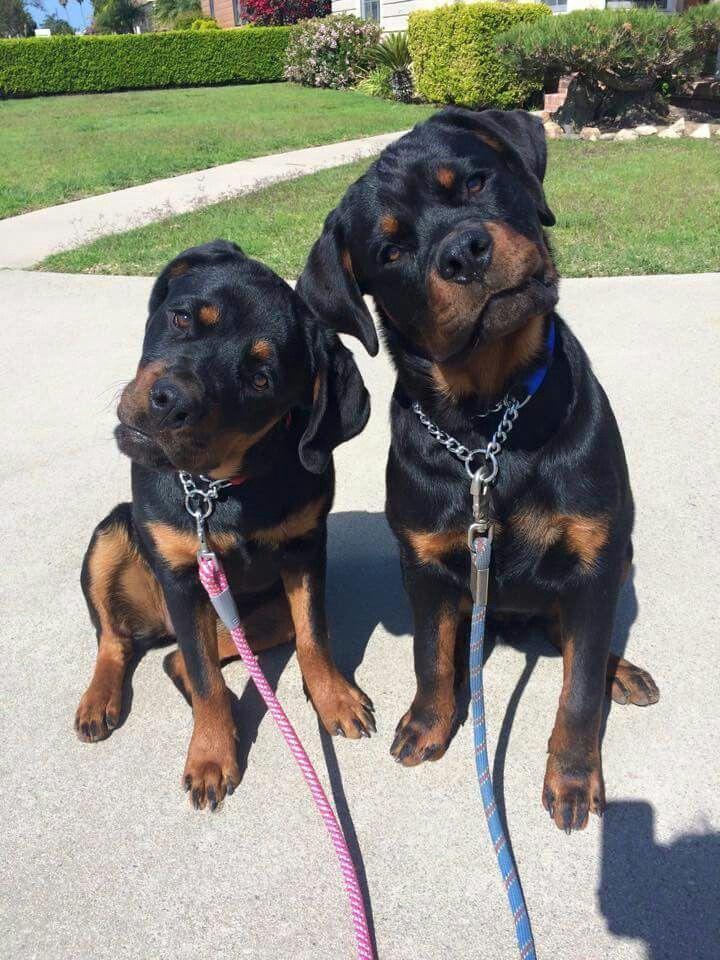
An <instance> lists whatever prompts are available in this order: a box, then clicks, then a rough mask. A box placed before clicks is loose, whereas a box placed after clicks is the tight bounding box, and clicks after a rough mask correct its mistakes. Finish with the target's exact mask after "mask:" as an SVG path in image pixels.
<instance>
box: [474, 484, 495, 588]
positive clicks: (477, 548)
mask: <svg viewBox="0 0 720 960" xmlns="http://www.w3.org/2000/svg"><path fill="white" fill-rule="evenodd" d="M488 469H489V472H488ZM496 470H497V467H495V472H496ZM493 477H494V472H493V465H491V466H490V467H489V468H488V467H487V465H484V466H483V467H480V469H479V470H477V471H476V472H475V473H474V474H473V478H472V481H471V483H470V495H471V496H472V501H473V522H472V523H471V524H470V526H469V527H468V532H467V544H468V549H469V551H470V554H471V559H470V593H471V594H472V598H473V602H474V603H476V604H482V605H485V604H486V603H487V595H488V585H489V582H490V550H491V548H492V525H491V523H490V482H491V481H492V479H493ZM478 541H481V542H478Z"/></svg>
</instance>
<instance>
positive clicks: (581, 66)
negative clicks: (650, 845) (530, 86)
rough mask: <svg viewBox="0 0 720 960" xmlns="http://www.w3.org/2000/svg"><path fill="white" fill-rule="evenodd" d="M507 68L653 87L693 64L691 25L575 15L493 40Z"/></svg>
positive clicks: (624, 13)
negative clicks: (573, 74)
mask: <svg viewBox="0 0 720 960" xmlns="http://www.w3.org/2000/svg"><path fill="white" fill-rule="evenodd" d="M498 47H499V49H500V50H501V51H502V54H503V57H504V59H505V62H506V63H507V64H508V66H510V67H512V68H514V69H516V70H517V71H518V72H519V73H520V74H521V75H522V76H523V77H526V78H532V77H534V76H538V75H540V74H541V73H542V72H543V71H545V70H548V69H549V70H557V71H560V72H562V73H582V74H583V75H586V76H588V77H592V78H594V79H597V80H598V81H599V82H601V83H603V84H605V85H607V86H610V87H613V88H617V89H626V88H628V86H629V85H641V86H645V87H649V86H653V85H654V84H655V83H656V82H657V81H658V80H659V79H663V78H665V77H671V76H673V75H674V74H676V73H677V72H678V71H680V70H684V69H685V68H686V67H687V66H688V65H689V64H690V63H691V62H692V61H693V59H697V56H698V53H697V42H696V40H695V37H694V33H693V30H692V28H691V21H690V20H689V19H687V18H685V17H678V16H668V14H666V13H662V12H661V11H660V10H657V9H654V8H652V9H647V10H632V9H626V10H578V11H576V12H575V13H570V14H568V15H566V16H564V17H554V18H553V19H552V20H549V21H541V22H539V23H535V24H532V25H531V26H524V27H515V28H514V29H512V30H509V31H508V32H507V33H506V34H504V35H503V36H502V37H500V38H499V39H498Z"/></svg>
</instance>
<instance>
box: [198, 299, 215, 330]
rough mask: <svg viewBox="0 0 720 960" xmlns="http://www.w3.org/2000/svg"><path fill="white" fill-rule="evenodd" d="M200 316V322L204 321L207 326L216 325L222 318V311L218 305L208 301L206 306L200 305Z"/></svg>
mask: <svg viewBox="0 0 720 960" xmlns="http://www.w3.org/2000/svg"><path fill="white" fill-rule="evenodd" d="M198 317H199V318H200V323H204V324H205V326H206V327H214V326H215V324H216V323H217V322H218V320H219V319H220V311H219V310H218V308H217V307H213V306H211V305H210V304H209V303H206V304H205V306H204V307H200V309H199V311H198Z"/></svg>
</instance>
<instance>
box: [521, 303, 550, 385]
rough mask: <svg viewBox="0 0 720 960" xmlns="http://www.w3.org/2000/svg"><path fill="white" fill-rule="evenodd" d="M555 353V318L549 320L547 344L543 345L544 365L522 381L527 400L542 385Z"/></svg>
mask: <svg viewBox="0 0 720 960" xmlns="http://www.w3.org/2000/svg"><path fill="white" fill-rule="evenodd" d="M554 353H555V318H554V317H551V318H550V326H549V327H548V333H547V342H546V344H545V363H543V365H542V366H541V367H538V368H537V370H535V371H534V372H533V373H531V374H530V376H529V377H527V378H526V379H525V380H524V381H523V386H524V387H525V389H526V390H527V398H526V399H528V400H529V399H530V397H532V396H533V395H534V394H536V393H537V392H538V390H539V389H540V387H541V386H542V383H543V381H544V379H545V377H546V376H547V372H548V370H549V369H550V364H551V363H552V359H553V354H554Z"/></svg>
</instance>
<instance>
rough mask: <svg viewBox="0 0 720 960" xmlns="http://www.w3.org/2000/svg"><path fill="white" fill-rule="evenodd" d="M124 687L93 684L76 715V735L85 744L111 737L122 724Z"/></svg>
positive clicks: (82, 699)
mask: <svg viewBox="0 0 720 960" xmlns="http://www.w3.org/2000/svg"><path fill="white" fill-rule="evenodd" d="M121 707H122V686H119V685H110V684H101V683H91V684H90V686H89V687H88V688H87V690H86V691H85V693H84V694H83V695H82V698H81V699H80V703H79V704H78V708H77V711H76V713H75V733H77V735H78V738H79V739H80V740H82V741H83V742H84V743H95V742H96V741H97V740H104V739H105V738H106V737H109V736H110V734H111V733H112V732H113V730H114V729H115V727H116V726H117V725H118V723H119V722H120V709H121Z"/></svg>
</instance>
